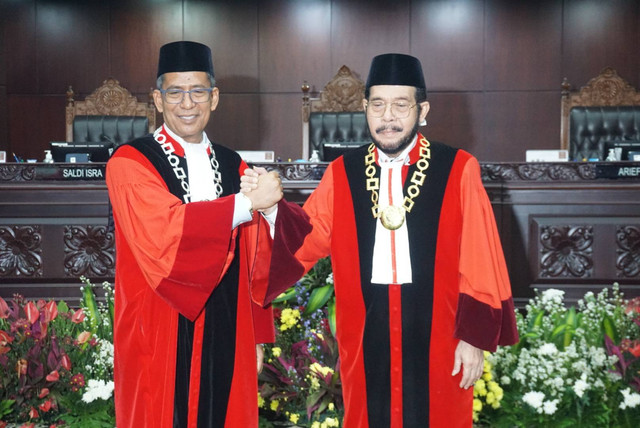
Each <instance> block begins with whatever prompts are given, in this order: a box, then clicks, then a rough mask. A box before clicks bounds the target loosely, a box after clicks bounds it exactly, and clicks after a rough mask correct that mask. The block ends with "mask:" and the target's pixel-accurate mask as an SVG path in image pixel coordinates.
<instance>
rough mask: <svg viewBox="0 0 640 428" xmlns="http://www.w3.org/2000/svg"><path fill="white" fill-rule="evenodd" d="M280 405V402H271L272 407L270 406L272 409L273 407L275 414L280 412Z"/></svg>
mask: <svg viewBox="0 0 640 428" xmlns="http://www.w3.org/2000/svg"><path fill="white" fill-rule="evenodd" d="M278 404H280V402H279V401H278V400H273V401H272V402H271V406H270V407H271V410H273V411H274V412H275V411H276V410H278Z"/></svg>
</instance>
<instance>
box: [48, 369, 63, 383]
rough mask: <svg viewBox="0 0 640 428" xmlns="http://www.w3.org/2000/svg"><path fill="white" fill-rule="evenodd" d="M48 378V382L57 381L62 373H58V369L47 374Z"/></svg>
mask: <svg viewBox="0 0 640 428" xmlns="http://www.w3.org/2000/svg"><path fill="white" fill-rule="evenodd" d="M46 379H47V381H48V382H57V380H58V379H60V373H58V370H54V371H52V372H51V373H49V374H48V375H47V377H46Z"/></svg>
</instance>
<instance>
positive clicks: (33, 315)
mask: <svg viewBox="0 0 640 428" xmlns="http://www.w3.org/2000/svg"><path fill="white" fill-rule="evenodd" d="M24 312H25V313H26V314H27V319H28V320H29V324H32V325H33V324H34V323H35V322H36V321H37V320H38V317H40V311H39V310H38V308H37V307H36V304H35V303H33V302H28V303H27V304H26V305H24Z"/></svg>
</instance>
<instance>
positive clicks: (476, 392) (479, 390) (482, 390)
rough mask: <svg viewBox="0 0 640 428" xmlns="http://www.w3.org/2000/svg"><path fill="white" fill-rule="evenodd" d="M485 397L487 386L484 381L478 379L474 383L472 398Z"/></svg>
mask: <svg viewBox="0 0 640 428" xmlns="http://www.w3.org/2000/svg"><path fill="white" fill-rule="evenodd" d="M485 395H487V386H486V383H485V382H484V380H482V379H478V380H477V381H476V383H475V384H474V385H473V396H474V397H477V396H480V397H483V396H485Z"/></svg>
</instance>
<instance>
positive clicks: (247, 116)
mask: <svg viewBox="0 0 640 428" xmlns="http://www.w3.org/2000/svg"><path fill="white" fill-rule="evenodd" d="M214 66H215V65H214ZM206 132H207V135H208V136H209V138H210V139H211V140H212V141H215V142H217V143H220V144H222V145H224V146H227V147H229V148H232V149H234V150H267V149H268V147H261V146H260V141H261V135H260V101H259V97H258V96H257V95H255V94H233V93H232V94H225V92H222V89H221V95H220V102H219V104H218V108H217V109H216V111H214V112H213V113H212V114H211V119H209V125H208V126H207V128H206ZM269 150H271V149H269Z"/></svg>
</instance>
